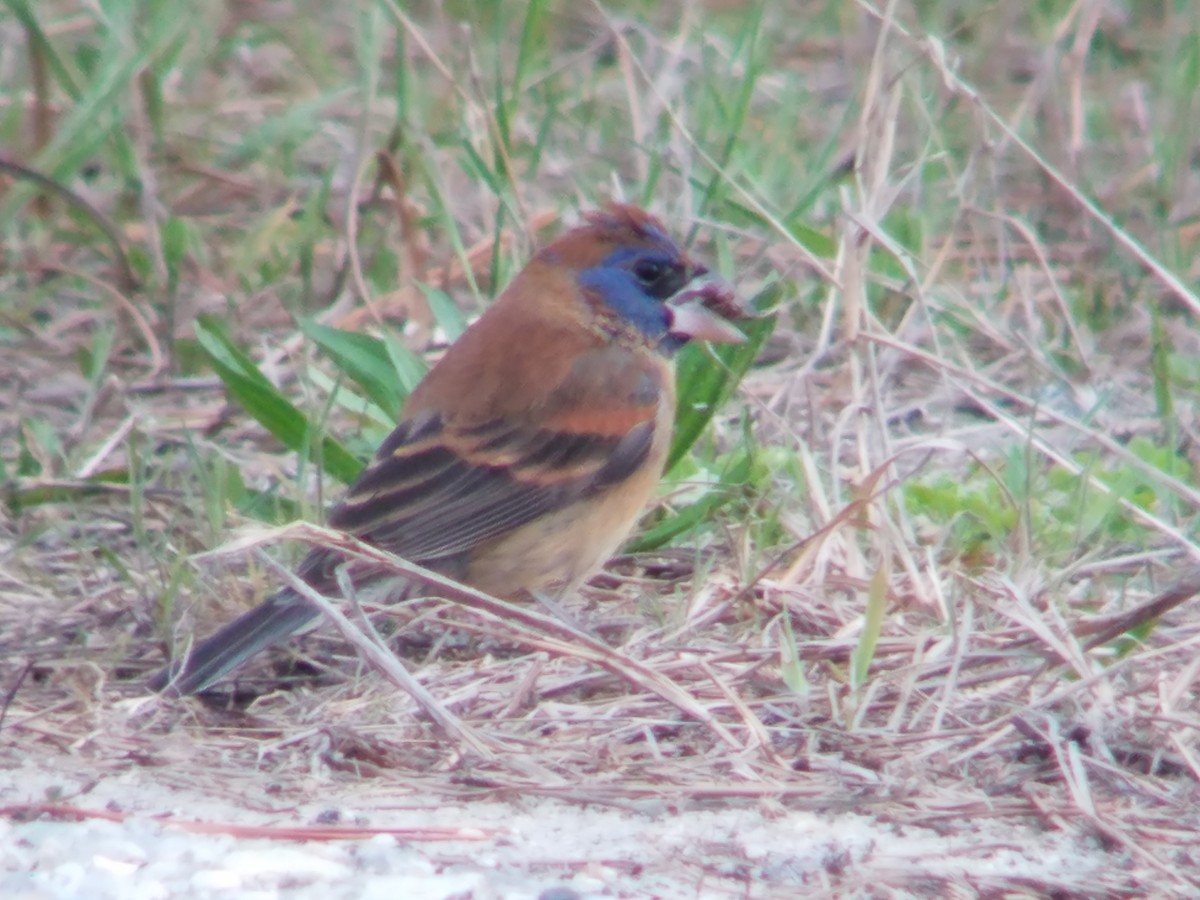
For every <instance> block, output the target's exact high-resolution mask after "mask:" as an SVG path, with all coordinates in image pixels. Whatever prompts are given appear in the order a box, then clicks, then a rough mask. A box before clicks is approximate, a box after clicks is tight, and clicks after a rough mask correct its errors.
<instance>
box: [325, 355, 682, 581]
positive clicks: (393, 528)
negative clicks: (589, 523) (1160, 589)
mask: <svg viewBox="0 0 1200 900" xmlns="http://www.w3.org/2000/svg"><path fill="white" fill-rule="evenodd" d="M614 352H616V351H613V350H611V349H604V350H597V351H595V353H596V355H597V356H602V357H607V356H608V355H609V354H612V353H614ZM612 361H613V360H612V359H611V358H605V359H601V360H594V359H589V358H587V357H585V358H584V359H583V360H582V361H581V362H580V363H579V364H577V365H576V366H574V367H572V369H571V372H570V373H569V375H568V377H567V378H566V379H564V381H563V382H562V384H560V385H559V386H558V387H557V388H555V389H553V390H552V391H550V392H549V394H548V395H547V396H546V397H545V399H544V400H543V402H542V403H540V404H539V406H538V407H537V409H536V410H534V411H531V413H530V414H528V415H526V416H524V417H521V418H520V419H514V417H513V416H512V415H511V414H509V415H508V416H506V417H504V418H493V419H483V420H474V421H466V422H460V421H455V420H454V419H448V418H447V417H446V416H444V415H443V414H441V413H439V412H432V411H428V412H424V413H419V414H417V415H416V416H415V417H414V418H412V419H410V420H408V421H406V422H403V423H401V425H400V426H399V427H398V428H397V429H396V431H395V432H393V434H392V435H391V436H390V437H389V438H388V439H387V441H385V442H384V444H383V446H382V447H380V449H379V452H378V453H377V454H376V457H375V459H374V461H373V462H372V463H371V464H370V466H369V467H368V468H367V469H366V470H365V471H364V472H363V474H362V475H361V476H360V477H359V479H358V481H357V482H356V483H355V484H354V485H353V486H352V487H351V489H350V491H349V493H348V494H347V496H346V498H345V499H344V500H343V501H342V502H341V503H340V504H339V505H338V506H337V507H336V508H335V509H334V510H333V511H332V513H331V514H330V518H329V524H330V525H331V526H333V527H335V528H340V529H342V530H344V531H349V532H351V533H354V534H356V535H358V536H360V537H362V538H364V539H365V540H367V541H369V542H371V543H374V544H377V545H379V546H381V547H384V548H386V549H388V550H390V551H391V552H393V553H396V554H398V555H400V556H403V557H406V558H407V559H410V560H412V561H414V562H424V563H429V562H433V561H436V560H439V559H444V558H446V557H451V556H455V555H457V554H461V553H464V552H469V551H471V550H472V549H474V548H476V547H478V546H480V545H481V544H484V543H486V542H488V541H490V540H492V539H494V538H498V537H500V536H502V535H504V534H505V533H507V532H510V531H512V530H514V529H516V528H519V527H521V526H522V525H525V524H527V523H529V522H531V521H533V520H534V519H537V518H539V517H541V516H543V515H546V514H548V513H551V512H554V511H556V510H559V509H562V508H564V507H566V506H568V505H569V504H571V503H574V502H577V501H579V500H581V499H584V498H586V497H589V496H592V495H594V494H596V493H597V492H600V491H603V490H605V489H606V488H609V487H612V486H614V485H616V484H619V483H620V482H622V481H623V480H625V479H626V478H628V477H629V476H630V475H631V474H632V473H634V472H636V471H638V469H639V467H640V466H642V465H643V463H645V461H646V459H647V457H648V455H649V454H650V450H651V446H652V445H653V443H654V439H655V428H656V414H657V410H658V404H659V402H660V399H661V398H662V395H663V386H664V382H663V379H664V378H665V377H666V374H665V370H663V369H661V368H660V367H659V366H658V365H656V364H650V365H644V364H642V362H641V360H640V359H638V358H636V357H633V356H632V355H630V358H629V359H627V360H622V362H624V363H625V365H624V366H623V367H619V368H616V369H615V371H616V372H617V374H616V375H615V376H614V375H613V372H614V368H613V367H612V366H611V365H609V364H610V363H611V362H612ZM602 376H603V377H602Z"/></svg>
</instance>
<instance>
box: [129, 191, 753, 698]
mask: <svg viewBox="0 0 1200 900" xmlns="http://www.w3.org/2000/svg"><path fill="white" fill-rule="evenodd" d="M748 315H749V314H748V313H747V312H746V310H745V308H744V307H742V306H741V303H740V300H739V299H738V298H737V295H736V292H735V291H734V289H733V287H732V286H731V285H730V283H729V282H727V281H726V280H724V279H723V278H721V277H720V276H718V275H716V274H714V273H712V272H710V271H709V269H708V268H707V267H706V266H704V265H703V264H701V263H699V262H696V261H693V260H692V259H691V258H690V257H689V255H688V253H687V252H686V251H685V250H684V249H683V248H682V247H681V246H680V245H679V244H678V243H677V242H676V241H675V240H674V239H673V238H672V237H671V236H670V234H669V232H668V230H667V228H666V227H665V226H664V225H663V223H662V221H661V220H660V219H658V218H656V217H655V216H653V215H652V214H650V213H648V212H646V211H645V210H643V209H641V208H639V207H637V206H634V205H631V204H623V203H615V202H614V203H610V204H608V205H607V206H605V207H603V208H601V209H598V210H595V211H591V212H588V213H585V214H584V215H583V217H582V221H581V223H580V224H579V225H578V226H576V227H574V228H572V229H570V230H568V231H566V232H565V233H563V234H562V235H561V236H559V237H558V238H557V239H555V240H553V241H551V242H550V243H548V244H546V245H545V246H544V247H542V248H541V249H540V250H538V251H537V252H536V253H535V254H534V255H533V256H532V258H531V259H530V260H529V262H528V263H527V264H526V266H525V267H524V268H523V269H522V270H521V271H520V272H519V273H518V274H517V275H516V276H515V277H514V278H513V280H512V281H511V283H510V284H509V285H508V287H507V288H506V289H505V290H504V291H503V292H502V293H501V294H500V296H499V297H498V298H497V299H496V300H495V301H494V302H493V303H492V304H491V305H490V306H489V307H488V308H487V309H486V310H485V311H484V313H483V314H482V315H481V316H480V317H479V318H478V319H477V320H476V321H475V322H474V323H472V324H471V325H470V326H469V327H468V328H467V329H466V331H464V332H463V334H462V335H461V336H460V337H459V338H458V339H457V340H456V341H455V342H454V343H452V344H451V345H450V346H449V348H447V350H446V351H445V353H444V354H443V355H442V357H441V359H440V360H439V361H438V362H437V363H436V364H435V365H434V366H433V367H432V368H431V369H430V370H429V372H428V373H427V374H426V375H425V377H424V378H423V379H422V380H421V381H420V383H419V384H418V385H417V386H416V387H415V388H414V389H413V391H412V392H411V394H410V395H409V397H408V399H407V401H406V403H405V405H404V407H403V409H402V411H401V414H400V421H399V423H398V424H397V425H396V427H395V429H394V430H393V431H392V432H391V433H390V434H389V435H388V437H387V438H386V439H385V440H384V441H383V443H382V444H381V445H380V447H379V449H378V450H377V451H376V453H375V454H374V456H373V458H372V459H371V461H370V462H369V463H368V464H367V465H366V467H365V468H364V469H363V471H362V472H361V473H360V474H359V476H358V478H357V479H356V480H355V481H354V482H353V483H352V484H351V485H350V486H349V488H348V489H347V491H346V493H345V495H344V497H343V498H342V499H341V500H340V501H339V502H338V503H337V504H336V505H335V506H334V507H333V508H332V510H331V511H330V512H329V514H328V516H327V520H326V521H327V524H328V525H329V527H331V528H334V529H338V530H341V531H344V532H347V533H349V534H352V535H354V536H355V537H358V538H359V539H361V540H363V541H364V542H366V543H368V544H372V545H374V546H377V547H380V548H382V549H386V550H388V551H390V552H392V553H394V554H396V555H398V556H400V557H403V558H405V559H407V560H409V561H410V562H414V563H417V564H419V565H421V566H424V567H426V568H428V569H431V570H433V571H434V572H437V573H438V574H441V575H445V576H447V577H449V578H452V579H455V580H457V581H459V582H461V583H463V584H466V585H468V586H470V587H473V588H476V589H478V590H480V591H483V592H485V593H488V594H491V595H493V596H496V597H500V598H503V599H529V598H530V597H536V596H544V597H547V598H548V597H562V596H566V595H569V594H570V593H571V592H573V591H575V590H577V589H578V588H579V587H580V586H582V584H583V583H584V582H585V581H586V580H587V578H588V577H589V576H590V575H592V574H593V573H594V572H595V570H597V569H598V568H599V567H600V566H601V565H603V564H604V563H605V562H606V561H607V560H608V559H609V558H610V557H611V556H612V555H613V553H614V552H615V551H616V550H617V548H618V547H619V546H620V544H621V542H622V541H623V540H624V539H625V538H626V537H627V535H628V534H629V532H630V531H631V530H632V528H633V527H634V525H635V524H636V523H637V520H638V518H639V517H640V515H641V514H642V512H643V510H644V508H645V507H646V505H647V503H648V502H649V500H650V498H651V496H652V495H653V493H654V490H655V488H656V487H657V485H658V483H659V481H660V479H661V477H662V474H663V468H664V465H665V462H666V459H667V454H668V450H669V447H670V441H671V431H672V425H673V422H674V415H675V404H676V400H675V381H674V366H673V357H674V356H675V354H676V352H677V351H678V350H679V349H680V348H681V347H682V346H683V345H684V344H686V343H688V342H689V341H695V340H699V341H708V342H713V343H735V342H740V341H743V340H745V337H744V335H743V334H742V332H741V331H740V330H739V329H738V328H737V327H736V325H734V324H733V322H734V321H737V320H738V319H741V318H746V317H748ZM343 563H344V558H343V557H342V556H341V555H340V554H339V553H338V552H337V551H336V550H333V549H327V548H322V547H315V548H313V549H312V550H311V551H310V552H309V553H308V555H307V556H306V557H305V558H304V560H303V562H302V563H301V564H300V566H299V567H298V569H297V570H296V572H297V575H298V576H299V578H300V579H302V580H303V581H304V582H305V583H307V584H308V585H310V586H312V587H313V588H315V589H316V590H318V591H320V592H321V593H322V594H325V595H330V594H332V593H335V592H336V591H337V584H338V582H337V577H336V576H337V568H338V566H340V565H342V564H343ZM356 566H357V567H358V568H355V567H356ZM348 574H349V575H350V577H351V582H352V584H354V585H355V587H356V590H357V588H358V586H360V584H361V585H365V586H370V585H371V584H372V583H373V582H376V581H378V580H380V579H382V578H383V577H384V575H383V573H380V572H377V571H376V572H372V571H371V570H370V569H369V568H368V567H365V564H363V563H354V564H349V568H348ZM390 577H391V578H395V576H394V575H392V576H390ZM398 592H399V589H397V591H396V593H398ZM319 619H320V612H319V610H318V609H317V607H316V606H315V605H314V604H312V603H311V602H310V601H309V600H307V599H305V598H304V597H302V596H301V595H300V594H299V593H297V592H296V591H295V590H293V589H292V588H290V587H285V588H283V589H281V590H279V591H278V592H277V593H275V594H274V595H272V596H271V597H270V598H268V599H267V600H266V601H264V602H263V603H262V604H260V605H258V606H256V607H254V608H252V609H251V610H250V611H248V612H246V613H245V614H243V615H242V616H241V617H240V618H237V619H235V620H234V621H232V622H230V623H228V624H226V625H224V626H222V627H221V628H219V629H218V630H217V631H216V632H215V633H213V634H212V635H210V636H209V637H207V638H204V639H203V640H200V641H198V642H196V643H195V644H194V645H193V646H192V647H191V648H190V650H188V651H187V652H186V653H184V654H183V656H182V657H181V658H180V659H177V660H175V661H174V662H173V663H171V664H169V665H168V666H166V667H165V668H163V669H161V670H160V671H159V672H158V673H157V674H156V675H154V676H153V677H152V678H151V680H150V682H149V687H150V689H151V690H153V691H155V692H159V693H169V694H173V695H188V694H194V693H198V692H201V691H204V690H206V689H208V688H209V687H210V686H212V685H213V684H214V683H215V682H217V681H219V680H220V679H222V678H223V677H225V676H226V675H228V674H229V673H231V672H232V671H233V670H235V669H236V668H238V667H239V666H241V665H242V664H243V663H244V662H246V661H247V660H248V659H250V658H251V657H252V656H254V655H256V654H257V653H259V652H261V651H262V650H265V649H267V648H268V647H270V646H273V645H275V644H278V643H281V642H283V641H284V640H286V639H287V638H288V637H289V636H290V635H292V634H293V633H296V632H299V631H302V630H307V629H308V628H310V627H312V626H313V625H315V624H316V623H317V622H318V621H319Z"/></svg>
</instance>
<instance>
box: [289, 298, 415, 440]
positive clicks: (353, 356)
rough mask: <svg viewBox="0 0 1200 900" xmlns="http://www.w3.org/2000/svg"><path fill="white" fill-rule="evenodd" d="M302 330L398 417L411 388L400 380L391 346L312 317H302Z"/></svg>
mask: <svg viewBox="0 0 1200 900" xmlns="http://www.w3.org/2000/svg"><path fill="white" fill-rule="evenodd" d="M299 324H300V330H301V331H303V332H304V333H305V334H306V335H308V337H309V338H310V339H311V340H312V341H313V342H314V343H315V344H316V345H317V346H318V347H320V348H321V349H322V350H324V351H325V352H326V353H327V354H329V358H330V359H332V360H333V362H334V364H335V365H336V366H337V367H338V369H339V370H340V371H342V372H343V373H344V374H345V375H346V377H347V378H349V379H350V380H351V381H353V382H354V383H355V384H357V385H358V386H359V387H360V388H361V389H362V392H363V393H364V394H366V395H367V396H368V397H369V398H370V399H371V400H372V401H373V402H374V403H375V404H376V405H378V406H379V408H380V409H382V410H383V411H384V412H386V413H387V414H388V415H389V416H390V417H391V418H392V419H393V420H395V419H397V418H399V416H400V410H401V408H402V407H403V406H404V400H405V398H406V397H407V396H408V389H407V388H406V387H405V385H403V384H402V383H401V379H400V377H399V376H398V375H397V372H396V366H395V364H394V363H393V362H392V354H391V353H390V352H389V351H388V346H387V344H385V343H384V342H383V341H381V340H379V339H378V338H373V337H371V336H370V335H367V334H361V333H359V332H356V331H342V330H341V329H339V328H330V327H329V326H328V325H321V324H320V323H318V322H316V321H314V320H312V319H300V320H299Z"/></svg>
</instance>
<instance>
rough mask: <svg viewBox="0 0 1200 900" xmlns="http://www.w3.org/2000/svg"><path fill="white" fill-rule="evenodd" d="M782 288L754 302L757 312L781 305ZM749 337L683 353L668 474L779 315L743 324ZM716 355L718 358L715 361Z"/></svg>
mask: <svg viewBox="0 0 1200 900" xmlns="http://www.w3.org/2000/svg"><path fill="white" fill-rule="evenodd" d="M778 296H779V287H778V286H777V285H770V286H768V287H766V288H764V289H763V290H762V291H761V292H760V293H759V294H758V296H757V297H755V298H754V300H753V301H752V303H751V306H752V308H754V309H769V308H771V307H772V306H774V304H775V303H776V302H777V300H778ZM739 326H740V327H741V329H742V331H743V332H744V333H745V335H746V343H744V344H724V345H722V346H719V347H712V348H711V349H710V348H708V347H704V346H699V345H696V344H692V345H690V346H688V347H685V348H684V349H683V350H681V351H680V353H679V359H678V362H677V363H676V373H677V375H676V384H677V385H678V395H679V407H678V412H677V413H676V416H675V439H674V441H673V442H672V444H671V453H670V455H669V456H668V457H667V471H668V472H669V471H670V470H671V469H672V468H674V467H675V464H676V463H678V462H679V460H681V459H683V457H684V456H686V455H687V452H688V451H689V450H690V449H691V448H692V445H693V444H694V443H696V440H697V439H698V438H699V437H700V435H701V433H702V432H703V431H704V429H705V428H706V427H707V426H708V423H709V422H710V421H711V420H712V417H713V416H714V415H715V414H716V412H717V410H718V409H720V407H721V404H723V403H724V402H725V401H726V400H728V399H729V396H730V395H731V394H732V393H733V391H734V389H735V388H736V387H737V386H738V383H739V382H740V381H741V380H742V376H744V375H745V374H746V372H747V370H749V368H750V366H751V364H752V363H753V362H754V358H755V357H756V356H757V355H758V351H759V350H761V349H762V346H763V344H764V343H765V342H766V340H767V338H768V337H770V336H771V332H772V331H774V329H775V316H774V315H766V316H761V317H760V318H756V319H751V320H749V321H747V322H743V323H739ZM713 356H715V357H716V359H713Z"/></svg>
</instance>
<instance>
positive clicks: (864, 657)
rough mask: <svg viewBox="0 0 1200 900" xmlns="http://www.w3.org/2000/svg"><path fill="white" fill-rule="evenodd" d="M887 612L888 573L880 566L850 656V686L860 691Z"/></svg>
mask: <svg viewBox="0 0 1200 900" xmlns="http://www.w3.org/2000/svg"><path fill="white" fill-rule="evenodd" d="M886 610H887V571H886V567H885V566H882V565H881V566H880V567H879V568H878V569H876V570H875V574H874V575H872V576H871V583H870V585H869V586H868V588H867V609H866V613H865V615H864V619H863V630H862V634H861V635H859V637H858V643H857V644H856V645H855V647H854V651H853V652H852V653H851V654H850V686H851V687H853V688H854V689H855V690H858V689H859V688H860V687H862V686H863V685H864V684H866V683H867V675H868V674H869V673H870V671H871V660H873V659H874V658H875V648H876V646H878V644H879V635H880V633H881V632H882V631H883V614H884V612H886Z"/></svg>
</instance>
